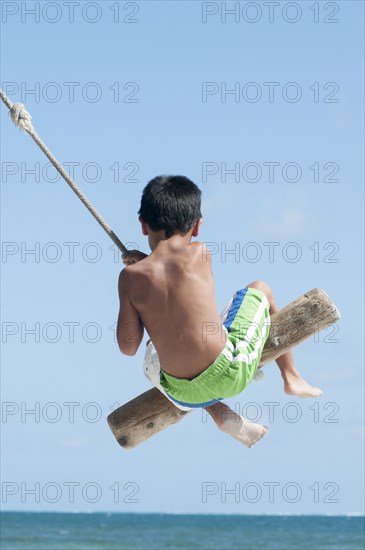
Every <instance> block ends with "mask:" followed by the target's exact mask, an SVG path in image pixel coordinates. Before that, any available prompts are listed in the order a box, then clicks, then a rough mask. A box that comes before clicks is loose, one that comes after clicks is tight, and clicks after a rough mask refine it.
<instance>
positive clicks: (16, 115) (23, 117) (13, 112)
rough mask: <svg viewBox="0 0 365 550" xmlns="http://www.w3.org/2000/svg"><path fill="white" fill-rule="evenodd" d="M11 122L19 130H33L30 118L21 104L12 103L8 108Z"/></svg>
mask: <svg viewBox="0 0 365 550" xmlns="http://www.w3.org/2000/svg"><path fill="white" fill-rule="evenodd" d="M10 116H11V120H12V121H13V122H14V124H15V126H17V127H18V128H20V129H21V130H33V126H32V117H31V115H30V114H29V113H28V111H27V110H26V109H25V106H24V105H23V103H14V104H13V105H12V106H11V108H10Z"/></svg>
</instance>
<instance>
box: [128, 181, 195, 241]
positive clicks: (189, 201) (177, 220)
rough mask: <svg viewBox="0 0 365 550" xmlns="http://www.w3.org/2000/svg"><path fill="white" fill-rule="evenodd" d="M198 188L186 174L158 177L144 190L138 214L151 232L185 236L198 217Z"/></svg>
mask: <svg viewBox="0 0 365 550" xmlns="http://www.w3.org/2000/svg"><path fill="white" fill-rule="evenodd" d="M200 203H201V191H200V189H199V187H198V186H197V185H195V183H193V182H192V181H191V180H189V179H188V178H186V177H185V176H157V177H156V178H153V179H152V180H151V181H150V182H148V184H147V185H146V187H145V188H144V190H143V194H142V199H141V207H140V209H139V212H138V214H139V216H140V219H141V221H142V222H145V223H147V225H148V227H149V228H150V229H151V230H152V231H161V230H164V231H165V235H166V238H170V237H171V236H172V235H174V234H175V233H179V234H182V235H185V234H186V233H188V231H190V230H191V229H192V228H193V227H194V226H195V225H196V224H197V222H198V221H199V220H200V218H201V211H200Z"/></svg>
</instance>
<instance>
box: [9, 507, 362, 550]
mask: <svg viewBox="0 0 365 550" xmlns="http://www.w3.org/2000/svg"><path fill="white" fill-rule="evenodd" d="M165 548H169V549H176V550H193V549H195V548H196V549H212V550H213V549H214V550H230V549H239V550H261V549H262V550H322V549H323V550H325V549H326V550H327V549H328V550H363V549H364V548H365V541H364V517H362V516H361V517H358V516H243V515H240V516H239V515H172V514H171V515H170V514H123V513H91V514H85V513H74V514H70V513H53V512H51V513H41V512H36V513H31V512H20V513H19V512H3V513H2V514H1V550H32V549H35V550H43V549H45V550H56V549H59V550H81V549H83V550H92V549H95V550H109V549H113V550H124V549H133V550H149V549H165Z"/></svg>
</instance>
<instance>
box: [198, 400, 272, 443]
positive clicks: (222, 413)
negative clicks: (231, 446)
mask: <svg viewBox="0 0 365 550" xmlns="http://www.w3.org/2000/svg"><path fill="white" fill-rule="evenodd" d="M205 410H206V411H207V412H208V413H209V414H210V416H211V417H212V418H213V420H214V422H215V423H216V425H217V426H218V428H219V429H220V430H221V431H222V432H224V433H226V434H229V435H230V436H232V437H234V439H236V440H237V441H239V442H240V443H242V444H243V445H245V446H246V447H252V446H253V445H254V444H255V443H257V442H258V441H259V440H260V439H262V438H263V437H264V435H266V434H267V432H268V429H267V428H266V426H261V424H255V423H254V422H249V421H248V420H246V419H245V418H243V416H240V415H239V414H237V413H235V412H234V411H232V409H230V408H229V407H228V406H227V405H226V404H225V403H222V402H218V403H215V404H214V405H211V406H210V407H206V409H205Z"/></svg>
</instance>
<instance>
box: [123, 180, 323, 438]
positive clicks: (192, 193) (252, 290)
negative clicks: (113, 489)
mask: <svg viewBox="0 0 365 550" xmlns="http://www.w3.org/2000/svg"><path fill="white" fill-rule="evenodd" d="M200 201H201V192H200V190H199V188H198V187H197V186H196V185H195V183H193V182H192V181H190V180H189V179H188V178H186V177H184V176H158V177H156V178H154V179H153V180H151V181H150V182H149V183H148V184H147V186H146V187H145V189H144V191H143V195H142V200H141V207H140V210H139V212H138V213H139V221H140V223H141V226H142V233H143V235H146V236H147V237H148V242H149V245H150V248H151V250H152V253H151V254H150V255H149V256H147V255H146V254H144V253H142V252H139V251H137V250H134V251H130V252H128V253H127V254H125V255H123V261H124V264H125V265H126V266H127V267H126V268H125V269H124V270H123V271H122V272H121V274H120V277H119V298H120V311H119V317H118V324H117V340H118V345H119V348H120V350H121V352H122V353H124V354H126V355H134V354H135V353H136V351H137V349H138V347H139V345H140V343H141V341H142V338H143V332H144V328H146V330H147V332H148V334H149V336H150V338H151V340H152V342H153V346H152V344H149V346H148V347H147V357H146V360H145V371H146V374H147V376H148V377H149V378H150V380H151V381H152V383H153V384H154V385H155V386H156V387H157V388H158V389H159V390H160V391H162V392H163V393H164V394H165V395H166V397H168V398H169V399H170V400H171V401H172V402H173V403H174V404H175V405H176V406H177V407H179V408H181V409H183V410H190V409H192V408H195V407H204V408H205V409H206V410H207V412H208V413H209V414H210V415H211V416H212V418H213V420H214V421H215V423H216V424H217V426H218V427H219V428H220V429H221V430H222V431H224V432H226V433H228V434H230V435H231V436H233V437H234V438H235V439H237V440H238V441H240V442H241V443H243V444H244V445H246V446H247V447H251V446H252V445H254V444H255V443H256V441H258V440H259V439H261V438H262V437H263V436H264V435H265V434H266V433H267V428H266V427H265V426H261V425H260V424H255V423H252V422H248V421H247V420H246V419H244V418H243V417H242V416H240V415H238V414H236V413H235V412H234V411H232V410H231V409H230V408H229V407H228V406H227V405H225V404H224V403H222V402H221V400H222V399H223V398H228V397H233V396H234V395H237V394H239V393H240V392H241V391H242V390H243V389H244V388H245V387H246V386H247V385H248V384H249V383H250V381H251V380H252V378H253V376H254V375H255V372H256V370H257V368H258V365H259V362H260V357H261V353H262V350H263V347H264V344H265V341H266V339H267V336H268V333H269V325H270V313H271V314H272V313H275V312H276V311H278V307H277V305H276V304H275V300H274V297H273V294H272V291H271V289H270V288H269V287H268V285H267V284H266V283H264V282H261V281H255V282H253V283H250V284H249V285H247V286H246V287H245V288H244V289H241V290H239V291H238V292H237V293H236V294H235V295H234V296H233V298H232V299H231V301H230V303H229V304H228V306H227V307H226V309H225V311H224V312H223V314H222V317H220V316H219V313H218V310H217V305H216V301H215V296H214V281H213V274H212V269H211V255H209V254H207V250H206V247H204V244H203V243H201V242H191V239H192V237H197V236H198V233H199V227H200V225H201V223H202V215H201V211H200ZM156 351H157V353H156ZM157 354H158V355H157ZM276 363H277V365H278V367H279V369H280V372H281V375H282V377H283V380H284V391H285V392H286V393H287V394H289V395H297V396H300V397H318V396H319V395H321V394H322V392H321V390H320V389H318V388H313V387H312V386H310V385H309V384H307V382H305V380H303V378H302V377H301V376H300V374H299V373H298V371H297V370H296V368H295V366H294V359H293V355H292V353H291V352H287V353H285V354H283V355H282V356H281V357H279V358H278V359H277V360H276Z"/></svg>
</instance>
